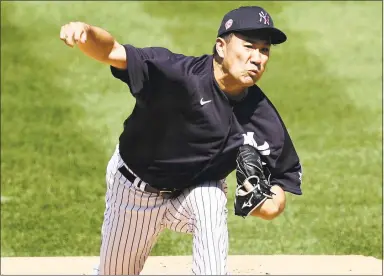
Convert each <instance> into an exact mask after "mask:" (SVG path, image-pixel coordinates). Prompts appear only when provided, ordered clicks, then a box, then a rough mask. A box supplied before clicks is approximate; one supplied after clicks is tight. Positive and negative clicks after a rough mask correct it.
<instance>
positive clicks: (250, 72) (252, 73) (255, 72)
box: [248, 70, 259, 76]
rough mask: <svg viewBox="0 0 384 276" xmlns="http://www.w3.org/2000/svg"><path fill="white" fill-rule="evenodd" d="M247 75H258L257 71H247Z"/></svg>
mask: <svg viewBox="0 0 384 276" xmlns="http://www.w3.org/2000/svg"><path fill="white" fill-rule="evenodd" d="M248 74H249V75H251V76H257V75H258V74H259V71H257V70H248Z"/></svg>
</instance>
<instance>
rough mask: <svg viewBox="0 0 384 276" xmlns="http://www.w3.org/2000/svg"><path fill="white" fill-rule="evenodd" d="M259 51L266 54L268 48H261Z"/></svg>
mask: <svg viewBox="0 0 384 276" xmlns="http://www.w3.org/2000/svg"><path fill="white" fill-rule="evenodd" d="M261 51H262V52H263V53H266V54H268V53H269V48H261Z"/></svg>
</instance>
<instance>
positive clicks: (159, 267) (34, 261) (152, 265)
mask: <svg viewBox="0 0 384 276" xmlns="http://www.w3.org/2000/svg"><path fill="white" fill-rule="evenodd" d="M191 260H192V257H191V256H177V257H172V256H167V257H163V256H151V257H149V259H148V261H147V263H146V264H145V267H144V270H143V272H142V275H190V274H191ZM97 263H98V258H97V257H25V258H24V257H4V258H1V274H2V275H91V274H92V273H94V271H93V267H95V265H97ZM228 265H229V269H230V273H231V274H232V275H382V273H383V270H382V267H383V266H382V265H383V261H382V260H378V259H375V258H373V257H363V256H293V255H288V256H282V255H273V256H246V255H244V256H238V255H237V256H229V264H228Z"/></svg>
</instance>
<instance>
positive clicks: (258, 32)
mask: <svg viewBox="0 0 384 276" xmlns="http://www.w3.org/2000/svg"><path fill="white" fill-rule="evenodd" d="M229 32H239V33H244V34H245V35H247V36H251V37H270V39H271V44H280V43H283V42H285V41H286V40H287V36H286V35H285V33H283V32H282V31H280V30H279V29H277V28H274V27H264V28H257V29H255V28H243V29H237V30H231V31H228V32H226V33H229Z"/></svg>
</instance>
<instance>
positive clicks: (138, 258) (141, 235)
mask: <svg viewBox="0 0 384 276" xmlns="http://www.w3.org/2000/svg"><path fill="white" fill-rule="evenodd" d="M146 200H147V206H146V207H145V209H144V210H143V224H142V226H141V231H140V238H139V244H138V247H139V248H142V247H144V246H145V244H146V242H147V237H148V233H149V229H148V232H147V234H146V235H145V241H144V243H143V246H142V245H141V238H142V237H143V229H144V224H145V222H147V218H146V217H145V214H146V211H147V210H148V207H149V200H150V197H147V198H146ZM154 206H156V202H155V204H154ZM151 213H152V210H151ZM150 218H151V216H149V219H150ZM143 251H144V250H141V252H140V256H136V259H137V262H138V263H139V267H138V271H140V270H141V267H142V264H141V263H142V262H141V258H142V256H143Z"/></svg>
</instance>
